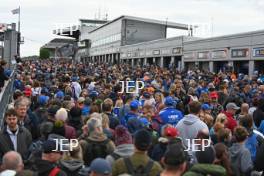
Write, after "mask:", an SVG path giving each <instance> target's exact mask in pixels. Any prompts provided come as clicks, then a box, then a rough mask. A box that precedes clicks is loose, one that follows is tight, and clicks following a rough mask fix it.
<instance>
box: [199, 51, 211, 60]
mask: <svg viewBox="0 0 264 176" xmlns="http://www.w3.org/2000/svg"><path fill="white" fill-rule="evenodd" d="M208 58H209V52H208V51H203V52H198V59H208Z"/></svg>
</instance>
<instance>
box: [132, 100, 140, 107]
mask: <svg viewBox="0 0 264 176" xmlns="http://www.w3.org/2000/svg"><path fill="white" fill-rule="evenodd" d="M139 106H140V103H139V101H137V100H133V101H131V103H130V108H132V109H138V107H139Z"/></svg>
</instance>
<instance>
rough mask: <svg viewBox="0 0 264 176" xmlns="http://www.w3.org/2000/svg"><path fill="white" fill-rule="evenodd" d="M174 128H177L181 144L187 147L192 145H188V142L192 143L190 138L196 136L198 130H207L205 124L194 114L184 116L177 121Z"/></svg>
mask: <svg viewBox="0 0 264 176" xmlns="http://www.w3.org/2000/svg"><path fill="white" fill-rule="evenodd" d="M176 128H177V129H178V130H179V133H180V137H181V138H182V140H183V144H184V145H185V146H186V147H188V148H190V147H192V146H189V143H190V144H192V139H195V138H196V136H197V134H198V132H199V131H200V130H203V129H207V130H208V131H209V129H208V127H207V125H206V124H205V123H204V122H203V121H201V120H200V119H199V117H198V116H196V115H194V114H188V115H186V116H184V118H183V119H182V120H180V121H179V122H178V124H177V125H176ZM188 140H190V141H188Z"/></svg>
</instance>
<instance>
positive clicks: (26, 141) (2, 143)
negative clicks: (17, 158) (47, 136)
mask: <svg viewBox="0 0 264 176" xmlns="http://www.w3.org/2000/svg"><path fill="white" fill-rule="evenodd" d="M31 142H32V137H31V134H30V132H29V131H28V130H27V129H26V128H24V127H19V130H18V134H17V152H18V153H20V154H21V156H22V159H23V160H26V159H27V157H28V148H29V146H30V145H31ZM11 150H14V146H13V143H12V141H11V139H10V136H9V134H8V132H7V127H6V126H5V127H4V129H3V130H2V131H1V132H0V158H1V159H0V161H2V157H3V155H4V154H5V153H6V152H8V151H11Z"/></svg>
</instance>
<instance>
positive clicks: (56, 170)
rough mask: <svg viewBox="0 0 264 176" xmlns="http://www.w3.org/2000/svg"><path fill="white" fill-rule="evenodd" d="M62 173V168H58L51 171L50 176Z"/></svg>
mask: <svg viewBox="0 0 264 176" xmlns="http://www.w3.org/2000/svg"><path fill="white" fill-rule="evenodd" d="M60 171H61V170H60V168H58V167H57V166H56V167H54V168H53V169H52V170H51V171H50V173H49V176H56V175H57V174H58V173H59V172H60Z"/></svg>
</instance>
